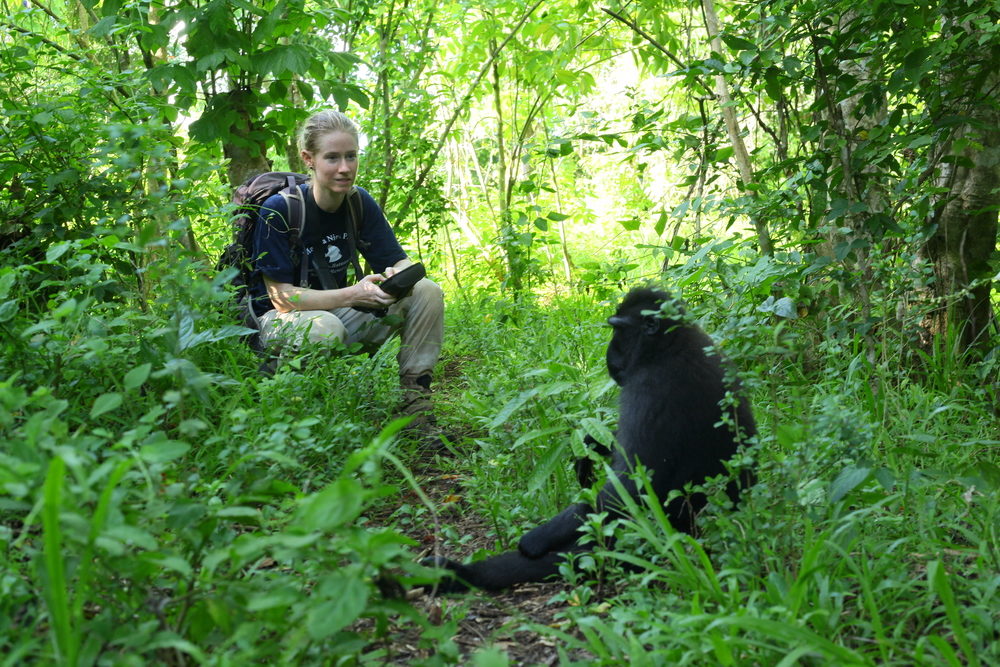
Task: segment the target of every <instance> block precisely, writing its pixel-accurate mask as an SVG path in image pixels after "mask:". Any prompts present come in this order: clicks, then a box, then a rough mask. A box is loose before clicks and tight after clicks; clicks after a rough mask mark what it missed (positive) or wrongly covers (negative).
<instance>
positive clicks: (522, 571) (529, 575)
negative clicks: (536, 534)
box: [425, 551, 566, 593]
mask: <svg viewBox="0 0 1000 667" xmlns="http://www.w3.org/2000/svg"><path fill="white" fill-rule="evenodd" d="M565 560H566V554H565V553H560V552H554V551H553V552H549V553H547V554H543V555H542V556H540V557H538V558H528V557H527V556H525V555H523V554H522V553H521V552H520V551H508V552H506V553H502V554H499V555H496V556H492V557H490V558H487V559H485V560H481V561H477V562H475V563H469V564H468V565H462V564H461V563H456V562H455V561H452V560H448V559H447V558H439V559H437V560H435V559H432V558H429V559H427V561H425V565H427V566H429V567H441V568H444V569H447V570H451V573H450V574H449V575H448V576H446V577H443V578H442V579H441V581H440V583H438V587H437V589H438V591H440V592H442V593H458V592H461V591H466V590H468V589H469V588H483V589H485V590H488V591H500V590H503V589H505V588H510V587H511V586H513V585H515V584H523V583H527V582H529V581H545V580H546V579H548V578H549V577H551V576H552V575H554V574H558V573H559V566H560V565H561V564H562V563H563V562H564V561H565Z"/></svg>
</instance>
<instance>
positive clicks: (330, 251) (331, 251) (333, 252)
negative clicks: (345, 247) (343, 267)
mask: <svg viewBox="0 0 1000 667" xmlns="http://www.w3.org/2000/svg"><path fill="white" fill-rule="evenodd" d="M343 256H344V255H343V254H342V253H341V252H340V248H338V247H337V246H335V245H329V246H327V247H326V261H328V262H330V264H334V263H336V262H337V261H338V260H339V259H340V258H341V257H343Z"/></svg>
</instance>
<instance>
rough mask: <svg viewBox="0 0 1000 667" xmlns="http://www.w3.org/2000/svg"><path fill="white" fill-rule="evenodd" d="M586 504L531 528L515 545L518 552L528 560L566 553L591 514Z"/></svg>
mask: <svg viewBox="0 0 1000 667" xmlns="http://www.w3.org/2000/svg"><path fill="white" fill-rule="evenodd" d="M591 511H592V510H591V507H590V505H588V504H587V503H576V504H573V505H570V506H569V507H567V508H566V509H564V510H563V511H562V512H560V513H559V514H557V515H556V516H554V517H553V518H551V519H549V520H548V521H546V522H545V523H543V524H542V525H540V526H538V527H537V528H532V529H531V530H529V531H528V532H527V533H525V535H524V537H522V538H521V541H520V542H518V543H517V548H518V550H519V551H520V552H521V553H522V554H524V555H525V556H527V557H528V558H539V557H541V556H543V555H545V554H547V553H549V552H554V551H566V550H567V549H569V548H570V547H571V546H572V545H573V543H575V542H576V539H577V538H578V537H579V535H578V534H577V530H578V529H579V528H580V526H582V525H583V521H584V519H585V518H586V516H587V514H589V513H590V512H591Z"/></svg>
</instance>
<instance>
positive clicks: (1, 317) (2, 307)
mask: <svg viewBox="0 0 1000 667" xmlns="http://www.w3.org/2000/svg"><path fill="white" fill-rule="evenodd" d="M15 315H17V301H13V300H12V301H5V302H4V303H3V304H0V322H7V321H9V320H12V319H14V316H15Z"/></svg>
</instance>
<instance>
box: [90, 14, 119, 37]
mask: <svg viewBox="0 0 1000 667" xmlns="http://www.w3.org/2000/svg"><path fill="white" fill-rule="evenodd" d="M117 22H118V17H117V16H105V17H104V18H102V19H101V20H100V21H98V22H97V23H95V24H94V25H93V26H91V28H90V30H88V31H87V32H89V33H90V34H91V35H93V36H94V37H97V38H99V39H100V38H104V37H107V36H108V35H109V34H110V33H111V30H112V29H113V28H114V27H115V23H117Z"/></svg>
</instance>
